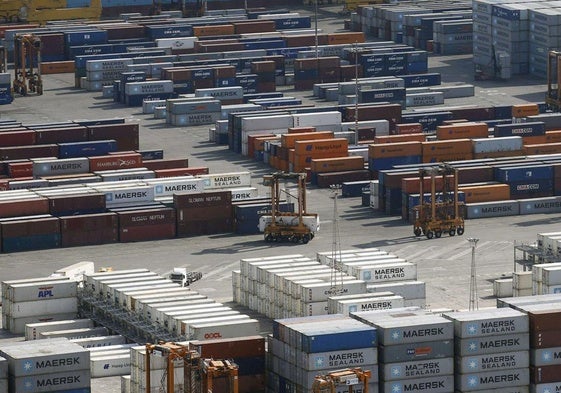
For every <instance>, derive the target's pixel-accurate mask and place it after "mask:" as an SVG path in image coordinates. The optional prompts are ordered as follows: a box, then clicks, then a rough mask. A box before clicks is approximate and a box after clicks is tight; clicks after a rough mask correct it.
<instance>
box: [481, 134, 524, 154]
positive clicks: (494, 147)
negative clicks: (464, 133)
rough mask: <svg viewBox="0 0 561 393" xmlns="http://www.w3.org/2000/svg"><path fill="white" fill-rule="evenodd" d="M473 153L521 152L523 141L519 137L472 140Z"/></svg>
mask: <svg viewBox="0 0 561 393" xmlns="http://www.w3.org/2000/svg"><path fill="white" fill-rule="evenodd" d="M472 144H473V152H474V153H475V154H477V153H495V152H500V151H517V150H522V148H523V140H522V137H521V136H507V137H500V138H473V139H472Z"/></svg>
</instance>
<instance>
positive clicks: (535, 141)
mask: <svg viewBox="0 0 561 393" xmlns="http://www.w3.org/2000/svg"><path fill="white" fill-rule="evenodd" d="M522 143H523V144H524V145H541V144H543V143H547V136H546V135H535V136H523V137H522Z"/></svg>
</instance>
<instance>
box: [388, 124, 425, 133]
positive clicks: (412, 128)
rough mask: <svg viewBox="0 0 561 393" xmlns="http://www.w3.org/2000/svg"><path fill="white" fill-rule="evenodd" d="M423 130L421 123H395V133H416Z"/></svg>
mask: <svg viewBox="0 0 561 393" xmlns="http://www.w3.org/2000/svg"><path fill="white" fill-rule="evenodd" d="M421 132H423V125H422V124H421V123H403V124H396V125H395V133H396V134H399V135H402V134H417V133H421Z"/></svg>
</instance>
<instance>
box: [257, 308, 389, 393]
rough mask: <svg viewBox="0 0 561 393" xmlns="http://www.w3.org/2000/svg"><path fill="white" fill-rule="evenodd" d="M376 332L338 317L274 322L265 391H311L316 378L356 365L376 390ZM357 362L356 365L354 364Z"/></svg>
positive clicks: (369, 385)
mask: <svg viewBox="0 0 561 393" xmlns="http://www.w3.org/2000/svg"><path fill="white" fill-rule="evenodd" d="M377 336H378V335H377V332H376V329H375V328H373V327H371V326H367V325H366V324H364V323H361V322H359V321H356V320H354V319H352V318H350V317H346V316H343V315H339V314H333V315H323V316H317V317H307V318H291V319H277V320H275V321H274V322H273V334H272V336H269V338H268V351H267V385H268V386H267V388H268V389H267V391H268V392H284V391H294V392H300V391H301V392H311V391H312V387H313V385H314V379H315V377H316V375H325V374H326V373H329V372H331V371H334V370H337V369H344V368H347V367H355V366H359V367H361V369H362V370H364V371H368V372H370V378H369V380H368V382H369V384H368V388H369V391H373V392H376V391H378V349H377V347H376V346H377ZM357 363H359V364H357Z"/></svg>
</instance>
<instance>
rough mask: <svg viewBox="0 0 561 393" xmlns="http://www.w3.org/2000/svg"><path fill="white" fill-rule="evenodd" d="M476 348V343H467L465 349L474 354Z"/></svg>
mask: <svg viewBox="0 0 561 393" xmlns="http://www.w3.org/2000/svg"><path fill="white" fill-rule="evenodd" d="M477 347H478V345H477V341H470V342H469V343H468V348H467V349H468V351H470V352H475V351H477Z"/></svg>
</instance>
